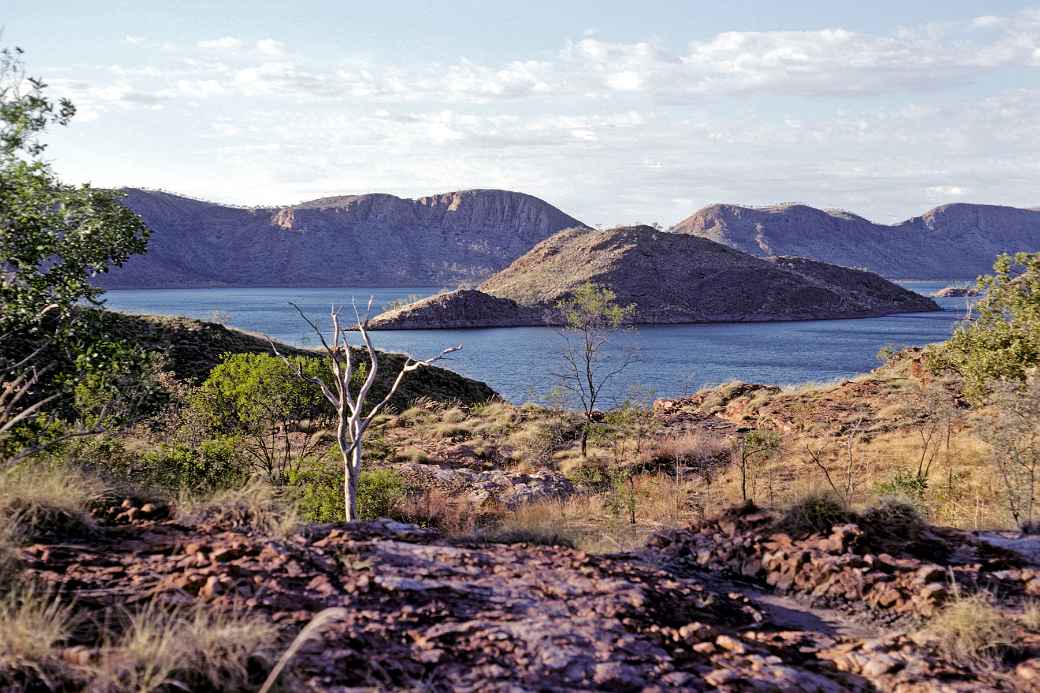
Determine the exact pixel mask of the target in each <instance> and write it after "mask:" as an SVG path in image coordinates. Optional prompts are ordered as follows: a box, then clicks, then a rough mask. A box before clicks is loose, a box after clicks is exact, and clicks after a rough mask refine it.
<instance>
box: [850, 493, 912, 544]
mask: <svg viewBox="0 0 1040 693" xmlns="http://www.w3.org/2000/svg"><path fill="white" fill-rule="evenodd" d="M859 521H860V524H861V525H862V526H863V528H864V529H866V530H867V531H868V532H870V533H871V534H873V535H875V536H877V537H880V538H882V539H893V540H897V541H914V540H916V539H917V538H918V537H919V536H920V535H921V532H922V530H923V529H924V527H925V521H924V519H923V518H922V517H921V513H920V512H919V511H918V510H917V507H916V506H915V505H913V504H912V503H906V502H904V501H902V500H900V499H898V498H883V499H882V500H881V502H880V503H879V504H878V505H875V506H874V507H872V508H868V509H867V510H866V511H865V512H864V513H863V515H862V516H861V517H860V520H859Z"/></svg>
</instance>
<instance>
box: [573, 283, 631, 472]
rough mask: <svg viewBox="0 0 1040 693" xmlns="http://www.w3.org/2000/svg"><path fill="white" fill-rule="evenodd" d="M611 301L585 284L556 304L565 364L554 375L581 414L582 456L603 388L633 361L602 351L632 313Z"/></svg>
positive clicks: (604, 292)
mask: <svg viewBox="0 0 1040 693" xmlns="http://www.w3.org/2000/svg"><path fill="white" fill-rule="evenodd" d="M615 299H616V295H615V294H614V292H613V291H611V290H610V289H608V288H606V287H603V286H598V285H596V284H593V283H591V282H586V283H585V284H582V285H581V286H579V287H578V289H577V290H576V291H575V292H574V294H573V295H572V296H571V297H570V298H567V299H565V300H563V301H560V302H559V303H557V304H556V307H557V309H558V310H559V311H560V314H561V315H562V316H563V321H564V328H563V330H562V332H561V334H562V336H563V348H562V351H561V354H562V356H563V362H564V365H565V368H564V369H563V371H562V372H560V373H557V374H556V375H557V377H559V378H560V380H561V383H562V385H563V387H565V388H566V389H567V390H569V391H570V392H571V393H572V395H574V396H575V397H576V398H577V399H578V402H579V403H580V404H581V408H582V412H583V413H584V415H585V423H584V425H583V426H582V429H581V456H582V457H585V456H586V454H587V452H588V442H589V435H590V434H591V433H592V429H593V426H594V423H595V412H596V405H597V404H598V403H599V400H600V396H601V395H602V392H603V388H604V387H605V386H606V385H607V383H609V382H610V380H611V379H613V378H614V377H615V376H617V375H618V374H620V373H621V372H622V371H624V370H625V368H627V367H628V366H629V365H631V363H632V361H633V358H632V354H631V353H629V352H626V353H625V354H624V356H623V357H622V358H621V359H620V360H619V361H614V362H611V360H610V357H609V356H608V355H607V353H606V352H605V351H604V347H605V346H606V345H607V342H608V341H609V340H610V335H611V334H612V333H613V332H615V331H617V330H618V329H620V328H621V326H622V325H623V324H624V322H625V321H626V320H627V319H628V318H629V317H631V316H632V315H633V314H634V313H635V306H634V305H628V306H624V307H622V306H619V305H618V304H617V302H616V300H615Z"/></svg>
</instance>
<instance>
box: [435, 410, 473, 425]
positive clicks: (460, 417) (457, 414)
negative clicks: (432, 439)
mask: <svg viewBox="0 0 1040 693" xmlns="http://www.w3.org/2000/svg"><path fill="white" fill-rule="evenodd" d="M466 418H467V417H466V412H464V411H462V410H461V409H459V408H458V407H452V408H451V409H448V410H446V411H445V412H444V413H443V414H441V421H442V422H444V423H450V424H458V423H462V422H463V421H465V420H466Z"/></svg>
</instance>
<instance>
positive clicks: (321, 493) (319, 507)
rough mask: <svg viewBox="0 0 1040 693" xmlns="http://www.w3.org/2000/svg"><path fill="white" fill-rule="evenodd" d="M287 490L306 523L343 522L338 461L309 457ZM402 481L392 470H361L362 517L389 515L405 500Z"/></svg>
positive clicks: (360, 498) (364, 518) (359, 488)
mask: <svg viewBox="0 0 1040 693" xmlns="http://www.w3.org/2000/svg"><path fill="white" fill-rule="evenodd" d="M290 489H291V492H292V497H293V499H294V500H295V502H296V506H297V509H298V510H299V512H300V516H301V517H302V518H303V519H304V520H306V521H308V522H343V520H344V517H345V516H344V508H343V505H344V502H343V467H342V465H341V464H340V463H339V462H338V461H337V462H323V461H317V460H312V461H309V462H308V463H306V464H303V465H301V466H300V468H299V469H298V470H297V471H295V472H293V473H292V475H291V477H290ZM405 493H406V488H405V482H404V479H403V478H402V477H401V475H400V474H398V473H397V472H396V471H394V470H393V469H386V468H378V469H369V470H365V471H362V472H361V478H360V479H358V497H357V507H358V516H359V518H360V519H362V520H374V519H376V518H379V517H392V516H394V515H395V514H396V510H397V508H398V506H399V504H400V503H401V501H402V500H404V497H405Z"/></svg>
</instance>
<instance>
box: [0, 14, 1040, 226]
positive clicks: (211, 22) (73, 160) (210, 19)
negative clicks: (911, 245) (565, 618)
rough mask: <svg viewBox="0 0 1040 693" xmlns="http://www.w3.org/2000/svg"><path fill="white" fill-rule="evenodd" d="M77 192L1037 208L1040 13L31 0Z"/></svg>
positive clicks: (641, 210)
mask: <svg viewBox="0 0 1040 693" xmlns="http://www.w3.org/2000/svg"><path fill="white" fill-rule="evenodd" d="M0 25H2V27H3V35H2V42H3V43H4V44H5V45H17V46H21V47H22V48H24V49H25V51H26V59H27V62H28V65H29V69H30V72H31V73H32V74H35V75H39V76H42V77H43V78H45V79H46V80H47V81H48V82H49V83H50V84H51V87H52V91H53V92H54V93H55V94H56V95H57V94H60V95H65V96H69V97H70V98H71V99H73V101H74V102H75V103H76V104H77V105H78V106H79V109H80V112H79V115H78V117H77V118H76V119H75V121H74V122H73V124H72V125H71V126H70V127H69V128H65V129H62V130H61V131H55V132H54V133H53V135H52V136H51V138H50V141H51V143H52V144H51V148H50V149H49V150H48V156H49V157H50V158H51V159H52V160H53V161H54V164H55V167H56V168H57V170H58V171H59V173H61V174H62V175H63V176H64V177H66V178H67V179H69V180H70V181H77V182H80V181H91V182H93V183H94V184H96V185H106V186H107V185H137V186H145V187H156V188H163V189H168V190H172V191H177V192H183V193H186V194H190V195H194V196H198V197H203V198H206V199H211V200H216V201H222V202H232V203H240V204H269V205H275V204H288V203H292V202H296V201H301V200H305V199H309V198H313V197H319V196H324V195H332V194H347V193H363V192H389V193H394V194H398V195H401V196H406V197H414V196H420V195H424V194H430V193H437V192H445V191H449V190H457V189H463V188H474V187H496V188H508V189H513V190H521V191H524V192H528V193H531V194H534V195H537V196H539V197H542V198H544V199H546V200H548V201H550V202H552V203H554V204H556V205H558V206H560V207H561V208H563V209H564V210H565V211H567V212H569V213H571V214H574V215H575V216H577V217H578V218H580V219H582V220H584V221H586V222H588V223H594V224H608V225H609V224H618V223H631V222H660V223H663V224H671V223H674V222H677V221H679V220H680V219H682V218H683V217H685V216H687V215H689V214H691V213H693V212H694V211H695V210H696V209H698V208H700V207H702V206H704V205H707V204H710V203H713V202H737V203H746V204H769V203H774V202H784V201H800V202H805V203H808V204H813V205H816V206H820V207H842V208H846V209H851V210H853V211H856V212H858V213H860V214H863V215H865V216H868V217H870V218H872V219H875V220H877V221H882V222H894V221H898V220H900V219H903V218H906V217H909V216H912V215H916V214H920V213H922V212H924V211H925V210H926V209H928V208H930V207H933V206H936V205H938V204H944V203H949V202H961V201H971V202H986V203H994V204H1010V205H1019V206H1038V205H1040V186H1038V185H1037V183H1038V181H1040V115H1038V114H1040V3H1028V2H1026V3H1022V2H963V1H952V2H945V3H942V4H939V3H934V2H912V1H909V0H907V1H904V2H874V3H869V4H868V3H862V2H860V3H853V2H819V1H814V2H797V3H795V2H790V3H776V2H751V1H744V2H740V1H737V0H735V1H731V2H727V3H715V2H712V3H707V2H703V3H702V2H652V1H644V2H641V3H633V2H631V1H630V0H629V1H628V2H614V1H612V0H607V1H602V0H601V1H600V2H566V3H565V2H559V1H558V2H542V1H540V0H539V1H534V2H525V3H509V4H508V5H507V4H506V3H500V2H476V1H473V0H470V1H465V2H418V1H412V2H383V3H359V2H345V1H341V2H313V1H312V2H297V3H293V4H292V5H291V6H289V5H287V4H283V3H277V4H276V3H262V2H248V3H246V2H220V3H204V2H197V1H190V2H176V3H172V2H143V1H141V2H112V3H107V4H104V5H98V4H97V3H82V2H66V3H62V2H40V1H39V0H37V1H36V2H26V1H24V0H7V2H6V3H5V9H4V10H0Z"/></svg>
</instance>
